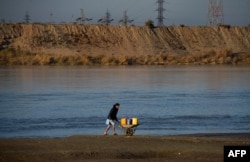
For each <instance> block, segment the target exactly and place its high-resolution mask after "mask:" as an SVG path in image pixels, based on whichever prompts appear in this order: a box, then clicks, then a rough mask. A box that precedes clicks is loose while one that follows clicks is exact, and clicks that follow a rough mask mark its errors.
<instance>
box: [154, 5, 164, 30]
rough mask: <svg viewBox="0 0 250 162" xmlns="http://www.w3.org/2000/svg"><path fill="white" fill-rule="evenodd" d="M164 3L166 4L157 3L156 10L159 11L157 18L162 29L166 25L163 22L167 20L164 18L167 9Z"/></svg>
mask: <svg viewBox="0 0 250 162" xmlns="http://www.w3.org/2000/svg"><path fill="white" fill-rule="evenodd" d="M164 2H165V0H157V3H158V8H157V9H156V11H158V17H157V20H158V23H157V25H158V26H160V27H161V26H164V23H163V20H164V19H165V18H164V16H163V15H164V11H165V9H164V7H163V5H164Z"/></svg>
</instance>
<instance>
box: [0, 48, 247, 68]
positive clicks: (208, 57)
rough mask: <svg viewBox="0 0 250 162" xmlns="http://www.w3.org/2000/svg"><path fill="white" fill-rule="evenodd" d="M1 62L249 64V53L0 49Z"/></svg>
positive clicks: (33, 63) (26, 63) (224, 51)
mask: <svg viewBox="0 0 250 162" xmlns="http://www.w3.org/2000/svg"><path fill="white" fill-rule="evenodd" d="M0 65H39V66H41V65H71V66H73V65H250V53H232V51H230V50H227V49H224V50H220V51H217V52H216V51H213V50H211V51H208V52H206V53H203V54H188V55H177V54H157V55H112V54H107V55H101V54H100V55H89V54H72V55H71V54H63V53H62V54H44V53H30V52H25V51H20V50H17V51H16V50H13V49H11V50H10V49H5V50H0Z"/></svg>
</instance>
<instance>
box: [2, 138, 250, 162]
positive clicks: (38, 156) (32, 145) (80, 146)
mask: <svg viewBox="0 0 250 162" xmlns="http://www.w3.org/2000/svg"><path fill="white" fill-rule="evenodd" d="M225 145H239V146H241V145H243V146H244V145H250V133H225V134H224V133H223V134H197V135H177V136H131V137H127V136H121V135H118V136H113V135H109V136H102V135H100V136H94V135H93V136H89V135H88V136H84V135H77V136H71V137H66V138H47V139H44V138H33V139H32V138H24V139H0V147H1V151H0V155H1V156H0V157H1V158H0V160H1V161H13V162H14V161H20V160H22V161H26V162H29V161H30V162H31V161H37V162H42V161H51V160H52V161H55V162H57V161H58V162H59V161H60V162H64V161H65V162H74V161H83V160H88V161H95V162H102V161H107V160H108V161H117V160H119V161H124V162H131V161H132V162H134V161H139V162H140V161H145V160H154V161H160V162H161V161H162V162H163V161H166V160H168V161H172V162H177V161H184V160H185V161H194V162H195V161H223V148H224V146H225Z"/></svg>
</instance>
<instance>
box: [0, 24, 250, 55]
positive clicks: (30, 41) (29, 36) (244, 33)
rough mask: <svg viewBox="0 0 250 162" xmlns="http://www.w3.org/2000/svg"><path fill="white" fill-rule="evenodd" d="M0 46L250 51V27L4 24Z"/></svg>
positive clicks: (66, 50) (58, 50)
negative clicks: (151, 27)
mask: <svg viewBox="0 0 250 162" xmlns="http://www.w3.org/2000/svg"><path fill="white" fill-rule="evenodd" d="M0 49H14V50H22V51H28V52H31V53H43V54H67V55H71V54H87V55H92V56H95V55H106V54H112V55H127V56H131V55H133V56H134V55H149V56H153V55H159V54H162V55H189V54H204V53H207V52H208V51H211V50H213V51H221V50H230V51H231V53H246V54H250V27H249V26H248V27H229V26H216V27H206V26H201V27H172V26H170V27H164V28H154V29H150V28H148V27H146V26H145V27H138V26H128V27H126V26H104V25H77V24H63V25H53V24H0Z"/></svg>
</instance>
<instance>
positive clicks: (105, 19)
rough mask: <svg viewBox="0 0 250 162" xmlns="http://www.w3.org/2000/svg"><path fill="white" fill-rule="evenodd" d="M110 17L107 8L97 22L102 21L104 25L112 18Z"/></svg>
mask: <svg viewBox="0 0 250 162" xmlns="http://www.w3.org/2000/svg"><path fill="white" fill-rule="evenodd" d="M110 17H111V16H110V13H109V10H108V9H107V12H106V15H105V17H103V18H101V19H99V20H98V22H100V23H103V24H105V25H109V24H110V23H111V22H112V21H113V20H114V19H111V18H110Z"/></svg>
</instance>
